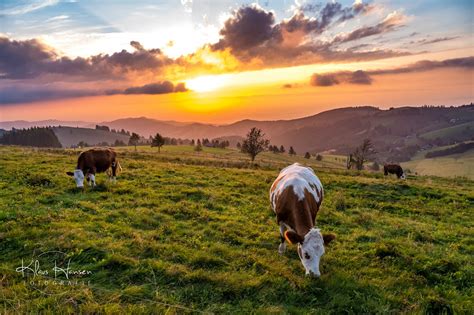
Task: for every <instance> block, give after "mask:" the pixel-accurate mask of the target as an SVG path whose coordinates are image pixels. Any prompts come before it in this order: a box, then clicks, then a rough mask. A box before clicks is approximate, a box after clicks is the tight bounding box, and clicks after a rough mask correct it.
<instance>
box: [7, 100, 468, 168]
mask: <svg viewBox="0 0 474 315" xmlns="http://www.w3.org/2000/svg"><path fill="white" fill-rule="evenodd" d="M48 122H52V121H48ZM56 122H57V124H60V125H66V123H71V122H62V121H56ZM37 123H44V121H43V122H37ZM76 123H77V122H76ZM81 123H82V124H85V125H86V126H91V127H92V126H94V125H95V124H93V123H84V122H81ZM22 124H23V125H25V122H22ZM29 124H30V125H32V124H34V122H30V123H29ZM100 124H101V125H105V126H108V127H110V128H111V129H118V130H121V129H125V130H128V131H131V132H136V133H138V134H140V135H142V136H144V137H146V138H148V137H149V136H150V135H154V134H156V133H157V132H159V133H161V134H162V135H164V136H166V137H173V138H182V139H197V138H209V139H213V138H231V139H233V140H236V139H240V138H241V137H243V136H245V134H246V133H247V132H248V131H249V130H250V128H252V127H257V128H260V129H262V130H263V131H264V133H265V134H266V136H267V137H268V138H269V139H270V140H271V142H272V144H276V145H284V146H285V147H288V146H293V147H294V148H295V150H296V151H297V153H300V154H303V153H304V152H306V151H309V152H311V153H317V152H322V151H328V150H333V152H335V153H338V154H347V153H348V152H350V151H351V150H352V149H353V148H354V147H355V146H357V145H359V144H360V143H361V142H362V140H363V139H365V138H369V139H371V140H372V142H373V143H374V145H375V148H376V150H377V151H378V152H379V153H378V159H379V160H380V161H382V162H384V161H395V162H397V161H407V160H409V159H410V158H411V157H412V156H413V155H414V154H415V153H416V152H417V151H418V150H420V149H426V148H431V147H436V146H443V145H449V144H453V143H457V142H461V141H466V140H472V139H473V137H474V105H472V104H471V105H464V106H459V107H441V106H438V107H433V106H424V107H400V108H391V109H389V110H381V109H379V108H376V107H370V106H364V107H348V108H340V109H334V110H330V111H325V112H322V113H319V114H316V115H313V116H309V117H304V118H299V119H291V120H276V121H260V120H250V119H247V120H242V121H238V122H235V123H232V124H227V125H213V124H203V123H195V122H176V121H162V120H156V119H151V118H146V117H139V118H124V119H118V120H114V121H108V122H102V123H100ZM5 125H7V123H0V127H2V126H5ZM9 125H12V122H9ZM14 127H15V128H19V127H18V126H16V125H15V126H14ZM4 128H5V127H4ZM90 136H91V137H92V135H90ZM97 136H98V135H97ZM101 137H102V135H101ZM78 139H79V138H74V140H71V141H64V142H65V143H66V145H65V146H68V145H70V144H71V143H73V142H74V141H76V140H78ZM101 139H102V138H101ZM81 140H83V139H81ZM102 141H107V142H110V140H109V141H108V140H100V141H99V140H96V141H95V142H94V141H92V142H93V143H98V142H102ZM237 141H238V140H237ZM234 142H236V141H233V143H234Z"/></svg>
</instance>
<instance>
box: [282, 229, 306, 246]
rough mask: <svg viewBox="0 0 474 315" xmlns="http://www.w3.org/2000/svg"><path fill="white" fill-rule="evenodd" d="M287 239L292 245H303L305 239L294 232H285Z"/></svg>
mask: <svg viewBox="0 0 474 315" xmlns="http://www.w3.org/2000/svg"><path fill="white" fill-rule="evenodd" d="M285 239H286V241H287V242H288V243H290V244H297V243H303V241H304V238H302V237H301V236H299V235H298V233H296V232H294V231H285Z"/></svg>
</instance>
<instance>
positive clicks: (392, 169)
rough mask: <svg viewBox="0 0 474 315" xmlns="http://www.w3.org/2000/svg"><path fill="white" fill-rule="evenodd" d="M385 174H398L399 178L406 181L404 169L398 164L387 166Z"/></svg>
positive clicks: (384, 170) (384, 169)
mask: <svg viewBox="0 0 474 315" xmlns="http://www.w3.org/2000/svg"><path fill="white" fill-rule="evenodd" d="M383 173H384V175H385V176H387V175H388V174H389V173H390V174H396V175H397V178H401V179H405V173H404V172H403V169H402V167H401V166H400V165H398V164H385V165H384V166H383Z"/></svg>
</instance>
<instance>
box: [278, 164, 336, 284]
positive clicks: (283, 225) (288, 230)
mask: <svg viewBox="0 0 474 315" xmlns="http://www.w3.org/2000/svg"><path fill="white" fill-rule="evenodd" d="M323 196H324V191H323V185H322V184H321V181H320V180H319V178H318V177H317V176H316V174H314V172H313V170H312V169H311V168H309V167H304V166H301V165H300V164H298V163H295V164H293V165H290V166H288V167H286V168H284V169H283V170H282V171H281V172H280V175H279V176H278V178H277V179H276V180H275V182H274V183H273V185H272V187H271V189H270V202H271V204H272V208H273V211H274V212H275V214H276V216H277V223H278V224H279V225H280V239H281V243H280V246H279V247H278V252H279V253H280V254H283V253H284V252H285V250H286V244H285V240H286V241H288V243H290V244H297V245H298V248H297V249H298V255H299V256H300V259H301V263H302V264H303V266H304V268H305V270H306V274H307V275H310V274H311V275H314V276H318V277H319V276H320V275H321V273H320V271H319V262H320V260H321V256H322V255H323V254H324V245H327V244H328V243H329V242H331V241H332V240H333V239H335V238H336V236H335V235H334V234H328V235H323V234H321V232H320V230H319V229H317V228H316V227H315V221H316V215H317V213H318V211H319V208H320V206H321V203H322V202H323Z"/></svg>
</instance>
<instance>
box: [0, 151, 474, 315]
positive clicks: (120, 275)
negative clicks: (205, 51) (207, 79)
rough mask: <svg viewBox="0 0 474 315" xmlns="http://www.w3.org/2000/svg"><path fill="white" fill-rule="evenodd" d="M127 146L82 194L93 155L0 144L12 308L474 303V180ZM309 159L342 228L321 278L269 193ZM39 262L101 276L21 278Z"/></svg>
mask: <svg viewBox="0 0 474 315" xmlns="http://www.w3.org/2000/svg"><path fill="white" fill-rule="evenodd" d="M117 151H118V152H119V160H120V163H121V165H122V167H123V171H122V173H121V174H120V175H119V176H118V182H117V183H116V184H113V183H109V182H107V177H106V175H105V174H99V175H98V176H97V183H98V186H97V187H95V188H94V189H91V188H89V187H86V189H85V191H83V192H81V191H78V190H77V189H76V188H75V184H74V181H73V180H72V179H71V178H70V177H68V176H67V175H66V174H65V172H66V171H72V170H73V169H74V167H75V164H76V160H77V155H78V154H79V152H80V151H79V150H76V151H74V150H62V149H57V150H56V149H54V150H53V149H52V150H46V149H45V150H39V149H31V148H21V147H0V221H1V223H0V252H1V255H0V268H1V273H0V279H1V282H0V283H1V285H0V310H1V313H38V312H44V313H48V312H49V313H109V314H116V313H131V312H133V313H135V314H140V313H165V312H168V313H170V314H174V313H194V312H203V313H218V314H219V313H242V314H248V313H300V314H307V313H314V314H341V313H357V314H368V313H400V312H402V313H424V312H427V313H432V314H438V313H445V314H450V313H458V314H462V313H466V314H468V313H472V311H473V309H474V300H473V299H472V296H474V292H473V288H474V283H473V277H474V267H473V265H472V257H473V255H474V235H473V230H472V226H473V224H474V217H473V216H474V212H473V206H474V182H473V181H470V180H467V179H443V178H438V177H424V176H417V177H415V176H409V178H408V179H407V180H405V181H402V180H397V179H396V178H395V177H388V178H385V177H384V176H383V173H382V171H380V172H362V173H358V172H356V171H347V170H344V164H345V161H344V159H343V158H342V157H337V156H324V157H323V160H322V161H316V159H315V158H314V157H312V158H311V160H307V159H304V158H302V157H301V156H297V157H290V156H288V154H284V155H280V154H273V153H265V154H262V155H259V156H258V157H257V159H256V161H255V163H250V162H249V159H248V157H246V156H245V155H243V154H241V153H240V152H238V151H236V150H229V149H209V148H204V151H202V152H195V151H194V150H193V148H192V147H190V146H165V147H163V148H162V150H161V152H160V153H158V151H157V149H156V148H149V147H138V148H137V152H135V150H134V148H133V147H124V148H117ZM299 153H300V152H299ZM300 154H301V153H300ZM294 161H298V162H300V163H303V164H306V165H310V166H312V167H313V168H314V169H315V171H316V173H317V174H318V176H319V177H320V179H321V181H322V183H323V185H324V188H325V200H324V202H323V206H322V209H321V211H320V213H319V215H318V219H317V225H318V227H320V228H321V229H322V231H323V232H332V233H335V234H336V235H337V239H336V241H334V242H332V243H331V245H329V246H328V247H327V249H326V254H325V255H324V256H323V258H322V262H321V273H322V276H321V277H320V278H316V279H315V278H308V277H305V275H304V269H303V267H302V265H301V263H300V260H299V258H298V255H297V253H296V250H295V248H294V246H289V248H288V250H287V252H286V254H285V255H283V256H280V255H279V254H278V252H277V248H278V244H279V233H278V226H277V224H276V220H275V216H274V214H273V213H272V211H271V209H270V204H269V200H268V190H269V188H270V185H271V184H272V182H273V180H274V179H275V178H276V176H277V175H278V172H279V170H280V169H281V168H282V167H284V166H286V165H288V164H289V163H292V162H294ZM51 251H56V252H54V253H52V254H48V255H49V256H48V259H47V261H45V259H43V258H45V257H46V256H41V253H47V252H51ZM40 256H41V257H40ZM34 257H39V259H38V260H40V261H41V263H42V266H41V267H40V268H41V269H42V268H45V269H46V267H47V266H48V268H49V267H50V266H51V264H53V266H54V263H53V261H54V260H55V259H58V261H60V262H64V261H68V260H70V268H71V269H74V270H86V271H87V274H85V275H82V276H79V275H74V276H70V277H71V278H73V279H74V281H76V280H78V281H77V283H72V284H70V283H67V281H66V283H65V284H61V283H60V281H61V280H65V277H64V275H62V274H61V273H60V274H59V275H57V277H56V279H55V278H54V274H53V273H51V272H50V273H49V274H48V275H44V274H43V275H42V274H38V275H36V277H33V273H32V272H26V273H25V274H24V275H22V273H21V272H18V269H17V268H18V267H19V266H21V265H22V260H23V262H24V264H27V263H29V262H31V260H32V259H33V258H34ZM53 258H54V259H53ZM47 264H49V265H47ZM49 270H50V271H51V269H50V268H49ZM70 280H71V279H70Z"/></svg>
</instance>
